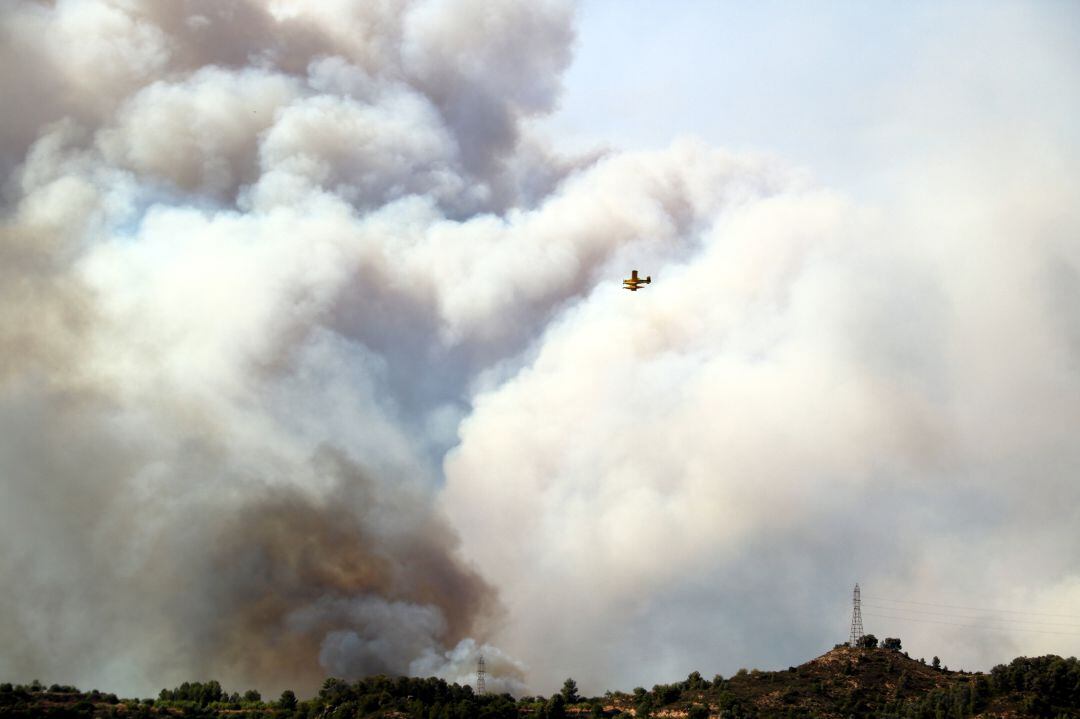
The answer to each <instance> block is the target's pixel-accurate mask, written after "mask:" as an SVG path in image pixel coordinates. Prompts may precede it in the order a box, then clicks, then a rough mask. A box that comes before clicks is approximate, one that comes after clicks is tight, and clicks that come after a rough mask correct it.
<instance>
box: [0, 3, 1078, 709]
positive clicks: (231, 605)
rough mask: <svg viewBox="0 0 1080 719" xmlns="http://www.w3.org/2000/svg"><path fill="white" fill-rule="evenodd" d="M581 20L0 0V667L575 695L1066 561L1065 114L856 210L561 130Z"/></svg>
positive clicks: (816, 193)
mask: <svg viewBox="0 0 1080 719" xmlns="http://www.w3.org/2000/svg"><path fill="white" fill-rule="evenodd" d="M572 21H573V13H572V8H571V7H570V6H569V5H568V4H566V3H564V2H554V1H552V2H529V3H500V4H491V3H487V2H479V1H475V2H474V1H471V0H465V1H458V2H449V1H447V0H416V1H413V2H407V1H404V0H402V1H401V2H394V3H375V4H370V3H351V2H325V3H317V4H311V3H303V2H283V1H277V2H255V1H254V0H234V1H233V2H220V0H215V1H211V0H206V1H205V2H191V3H185V4H178V3H171V2H151V1H149V0H146V1H142V2H140V1H133V0H125V1H123V2H121V1H119V0H116V1H114V2H109V1H106V0H85V1H83V2H74V1H69V2H63V1H61V2H57V3H54V4H41V3H34V2H8V3H6V4H5V5H4V6H3V20H2V23H3V24H2V28H0V39H2V41H3V42H2V43H0V83H2V87H3V88H4V89H5V95H6V96H18V97H20V98H22V101H21V102H19V103H18V104H17V105H16V106H14V107H13V108H12V109H6V110H5V122H4V124H3V126H2V127H0V167H2V168H3V170H4V172H5V178H6V183H5V186H4V193H5V194H4V205H3V225H2V228H0V430H2V431H0V542H2V543H3V546H4V547H5V552H3V553H2V554H0V579H2V580H3V581H2V587H3V588H2V589H0V647H2V649H0V675H4V676H8V677H11V678H13V679H30V678H32V677H33V676H39V677H41V678H42V679H45V680H48V681H50V682H51V681H59V682H74V683H77V684H81V685H85V684H91V683H96V684H100V685H102V686H103V688H105V687H107V688H109V689H113V690H117V691H122V692H130V693H142V694H147V693H153V692H154V691H156V690H157V689H158V688H160V687H161V686H164V685H168V684H170V683H171V682H179V681H183V680H185V679H198V678H205V677H207V676H213V677H215V678H218V679H220V680H222V681H223V682H224V683H226V685H228V686H247V685H257V686H258V687H259V688H261V689H263V690H264V691H268V692H269V691H278V690H280V689H282V688H285V687H292V688H294V689H296V690H299V691H301V692H302V693H303V692H308V691H311V690H312V689H313V688H314V687H316V686H317V685H318V684H319V682H320V681H321V678H322V677H323V676H325V675H327V674H339V675H343V676H359V675H363V674H366V673H369V672H377V671H384V672H391V673H412V674H428V673H438V674H440V675H442V676H445V677H447V678H449V679H452V680H456V681H461V682H464V681H468V680H471V679H472V676H473V671H474V669H475V659H476V656H477V654H478V653H483V654H484V655H485V657H486V658H487V661H488V669H489V672H490V673H491V679H490V680H489V687H491V688H495V689H497V690H504V689H505V690H510V691H519V690H524V688H525V687H529V688H530V689H535V690H538V691H543V692H545V693H546V692H550V691H552V690H553V689H554V688H555V687H557V686H558V684H559V683H560V682H561V680H562V679H564V678H565V677H566V676H570V675H572V676H575V677H577V678H578V679H579V680H581V681H582V683H583V688H584V689H585V690H586V691H587V692H600V691H602V690H603V689H605V688H608V687H613V686H621V687H624V688H625V687H627V686H629V685H632V684H633V683H643V684H647V685H648V684H652V683H654V682H656V681H661V680H669V679H674V678H678V677H680V676H685V674H686V673H687V672H689V671H690V670H692V669H699V670H701V671H702V672H703V673H708V672H712V671H725V672H730V671H732V670H733V669H735V668H737V665H738V664H741V663H746V664H753V663H758V664H763V665H768V664H770V663H771V664H774V665H783V666H786V665H787V664H791V663H795V662H797V661H800V660H802V659H805V658H807V657H808V656H809V655H810V654H812V653H813V652H816V651H818V650H820V649H826V648H828V647H829V646H831V645H832V643H833V642H835V641H839V640H841V639H844V638H845V636H844V631H843V630H844V626H845V624H844V622H845V616H844V613H845V610H846V607H845V605H844V595H845V594H846V592H847V591H848V589H849V588H850V585H851V584H853V583H854V581H856V580H860V581H862V582H863V583H864V585H866V586H867V587H878V588H879V589H877V590H876V591H879V592H880V593H882V594H893V595H903V596H912V595H918V596H938V594H937V593H938V592H939V591H941V590H940V588H941V587H949V588H950V591H951V592H952V593H953V594H952V596H955V597H957V598H959V599H968V600H969V598H970V597H971V596H978V597H979V598H980V601H979V603H980V604H984V605H993V604H995V603H1000V604H1001V605H1003V606H1017V605H1021V606H1024V605H1026V606H1032V607H1033V608H1036V607H1038V608H1044V609H1042V611H1054V609H1052V608H1056V607H1061V606H1068V605H1069V602H1070V601H1072V602H1075V601H1076V599H1077V597H1078V594H1077V593H1078V592H1080V579H1078V577H1080V569H1078V567H1080V565H1078V564H1077V562H1078V555H1077V550H1078V549H1080V547H1078V546H1077V544H1076V542H1075V535H1074V532H1073V530H1072V527H1074V526H1075V525H1076V520H1077V519H1080V517H1077V510H1076V507H1077V506H1080V504H1078V503H1077V500H1078V499H1080V496H1077V493H1078V490H1077V488H1076V485H1075V482H1073V481H1072V479H1073V476H1074V475H1075V471H1076V469H1077V467H1080V450H1078V449H1077V448H1076V446H1075V445H1076V443H1075V441H1074V439H1075V431H1074V429H1073V428H1074V427H1075V426H1076V422H1077V420H1080V400H1078V397H1080V392H1078V390H1080V386H1078V385H1080V380H1078V379H1077V377H1078V375H1077V372H1076V368H1077V366H1078V365H1080V362H1078V361H1080V341H1078V339H1077V338H1078V337H1080V315H1078V312H1077V307H1080V303H1078V302H1077V300H1078V299H1080V295H1078V290H1077V287H1078V286H1080V282H1078V280H1077V278H1078V277H1080V249H1078V245H1077V242H1076V235H1077V230H1078V229H1080V217H1078V214H1077V211H1076V210H1075V209H1074V208H1073V207H1072V205H1071V204H1069V203H1068V201H1067V199H1068V198H1070V197H1074V196H1076V191H1077V189H1080V188H1077V183H1076V181H1075V177H1073V173H1072V172H1070V169H1069V168H1070V167H1072V165H1070V164H1069V163H1068V162H1061V161H1060V160H1057V159H1055V158H1056V157H1057V156H1056V155H1055V151H1060V153H1064V156H1065V157H1073V156H1074V155H1075V145H1074V146H1072V149H1071V150H1070V149H1069V146H1068V145H1067V143H1065V142H1064V141H1063V140H1062V139H1061V138H1062V135H1061V132H1060V130H1059V129H1057V127H1056V126H1055V125H1053V123H1035V124H1034V125H1033V127H1032V128H1030V130H1031V132H1030V137H1031V138H1032V140H1031V141H1030V142H1026V143H1019V145H1018V146H1017V149H1016V150H1014V151H1005V150H1001V151H995V152H991V150H992V149H995V150H996V148H997V147H998V146H999V145H1000V144H1001V139H1002V137H1012V135H1011V134H1010V133H1009V132H1008V128H1002V129H1000V132H1001V133H1002V134H1001V135H997V134H993V133H990V134H989V136H987V135H986V134H984V135H979V136H975V137H972V138H969V139H968V140H967V141H966V144H963V145H962V147H961V149H960V150H957V151H954V152H949V153H944V154H941V155H937V154H934V155H933V157H921V156H918V155H916V154H913V155H912V156H911V163H912V164H911V166H910V167H904V168H898V170H897V178H898V179H897V180H896V185H897V187H896V192H895V195H896V197H897V198H899V199H898V200H897V201H896V202H895V203H893V204H891V205H890V206H888V207H886V208H885V209H884V211H882V210H870V209H867V208H861V207H859V206H857V205H856V204H855V203H853V202H852V201H851V200H849V199H846V198H845V197H844V196H843V195H842V194H840V193H837V192H833V191H829V190H827V189H823V188H821V187H818V186H816V185H815V184H814V183H813V182H812V181H811V180H810V179H808V178H807V177H805V176H804V175H803V174H802V173H799V172H794V171H791V170H788V169H785V168H784V167H783V166H782V165H780V164H779V163H776V162H768V161H764V160H761V159H757V158H751V157H743V156H738V155H733V154H731V153H728V152H724V151H722V150H719V149H716V148H711V147H708V146H705V145H704V144H702V143H700V142H697V141H694V140H679V141H676V142H674V143H673V144H672V145H671V146H670V147H669V148H668V149H665V150H663V151H656V152H641V153H608V154H606V155H601V154H596V155H591V156H588V157H564V156H561V155H560V154H559V153H558V152H557V149H553V148H551V147H550V146H549V145H548V144H547V143H546V142H545V141H544V139H543V138H542V137H540V136H539V135H538V133H537V132H536V131H535V127H534V125H533V124H532V123H531V119H532V118H535V117H537V116H539V115H542V114H543V113H545V112H548V111H550V110H551V109H552V107H553V106H554V103H555V100H556V98H557V94H558V88H559V77H560V73H561V71H562V70H563V68H564V67H565V66H566V65H567V63H568V62H569V59H570V47H571V42H572V40H573V27H572ZM1046 67H1049V68H1051V69H1059V68H1060V59H1059V58H1058V57H1057V56H1056V55H1054V54H1053V53H1050V54H1049V56H1048V58H1046V59H1044V64H1043V65H1038V67H1037V69H1039V68H1046ZM1021 75H1022V77H1021V79H1023V78H1026V77H1027V75H1023V74H1022V73H1021ZM1055 82H1057V80H1055ZM1061 86H1062V87H1064V84H1063V83H1061ZM1054 87H1058V84H1055V85H1054ZM950 90H951V87H950V86H948V85H947V84H946V85H945V87H944V88H943V90H942V94H943V95H948V94H949V91H950ZM8 91H10V92H8ZM1073 92H1075V91H1073ZM942 102H943V103H945V102H946V100H945V99H943V100H942ZM954 105H955V106H958V107H966V105H963V103H959V104H957V103H954ZM909 120H910V122H911V123H912V126H914V127H919V126H920V123H924V122H925V124H926V125H927V126H928V127H930V128H933V127H936V125H937V124H938V119H937V118H933V117H931V118H925V117H921V116H919V115H918V114H915V115H913V116H912V117H911V118H909ZM965 120H966V121H969V122H970V123H971V124H972V125H975V126H979V127H985V126H988V125H980V124H979V120H978V119H976V118H965ZM922 131H925V132H929V130H927V129H925V128H924V129H923V130H922ZM1069 137H1071V135H1070V136H1069ZM1048 148H1049V150H1048ZM934 150H935V152H936V150H937V148H934ZM1070 152H1071V153H1072V154H1069V153H1070ZM965 153H967V154H965ZM987 158H992V159H987ZM931 159H933V160H934V161H933V162H931V161H930V160H931ZM950 163H951V164H950ZM1018 168H1023V169H1024V171H1023V172H1022V173H1018V172H1017V170H1018ZM913 177H914V178H917V180H918V181H917V182H914V181H912V178H913ZM633 267H637V268H638V269H640V270H641V271H642V272H644V273H646V274H651V275H653V278H654V283H653V285H651V286H650V287H649V288H647V289H646V290H645V291H643V292H640V293H637V294H630V293H626V292H623V291H621V290H620V289H619V288H618V280H619V279H620V278H621V277H622V276H624V273H625V272H626V271H627V270H629V269H630V268H633ZM867 593H868V594H869V593H870V591H869V589H868V592H867ZM954 603H959V604H963V603H965V602H964V601H956V602H954ZM867 624H868V628H869V629H870V630H871V631H875V632H877V633H878V634H879V635H883V634H897V633H899V634H901V635H902V636H903V637H904V639H905V644H906V645H907V646H909V647H913V645H914V647H919V646H920V645H921V646H923V647H925V650H924V651H925V653H927V654H932V653H940V652H943V651H945V648H942V647H940V641H939V640H935V639H933V637H932V635H931V632H929V631H926V632H923V633H922V634H918V633H915V632H912V631H909V630H908V629H906V628H905V629H903V630H900V629H897V630H895V631H894V630H892V629H886V628H880V629H879V628H877V627H875V626H874V625H872V624H871V623H870V622H869V621H868V622H867ZM1032 636H1036V639H1031V637H1032ZM949 641H950V647H951V648H953V651H955V652H956V658H955V659H953V658H951V657H950V658H949V662H950V663H951V664H958V663H963V662H966V663H969V664H979V665H985V664H987V663H990V662H993V661H999V660H1004V659H1007V658H1009V656H1010V655H1011V654H1013V653H1016V652H1018V651H1025V652H1034V651H1037V650H1042V649H1045V650H1053V651H1058V652H1060V653H1068V652H1069V650H1068V647H1069V646H1071V647H1075V646H1076V645H1075V643H1073V644H1072V645H1067V644H1062V643H1061V642H1060V641H1057V642H1056V643H1055V641H1051V640H1050V639H1047V640H1046V641H1045V642H1042V641H1041V640H1040V639H1038V635H1024V634H1021V633H1013V634H1008V633H1006V634H1003V635H1002V636H1001V638H1000V640H998V639H994V640H992V641H986V642H984V643H982V644H979V643H978V642H977V641H975V640H972V639H971V635H964V634H960V633H958V634H957V635H956V636H955V637H953V636H950V637H949ZM163 648H165V649H163ZM914 651H919V649H918V648H914Z"/></svg>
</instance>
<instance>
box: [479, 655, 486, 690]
mask: <svg viewBox="0 0 1080 719" xmlns="http://www.w3.org/2000/svg"><path fill="white" fill-rule="evenodd" d="M486 675H487V672H486V671H485V670H484V655H483V654H481V655H480V658H479V659H477V660H476V693H477V694H484V693H485V692H486V691H487V688H486V687H485V686H484V677H485V676H486Z"/></svg>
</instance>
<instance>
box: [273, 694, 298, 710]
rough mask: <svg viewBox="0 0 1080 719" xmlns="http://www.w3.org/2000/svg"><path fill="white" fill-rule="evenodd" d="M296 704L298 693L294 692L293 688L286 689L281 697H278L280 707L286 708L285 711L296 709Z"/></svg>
mask: <svg viewBox="0 0 1080 719" xmlns="http://www.w3.org/2000/svg"><path fill="white" fill-rule="evenodd" d="M296 704H297V702H296V694H294V693H293V690H292V689H286V690H285V691H283V692H281V698H280V699H278V708H279V709H284V710H285V711H290V712H291V711H292V710H294V709H296Z"/></svg>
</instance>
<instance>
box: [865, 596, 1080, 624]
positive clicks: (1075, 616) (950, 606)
mask: <svg viewBox="0 0 1080 719" xmlns="http://www.w3.org/2000/svg"><path fill="white" fill-rule="evenodd" d="M866 598H867V599H875V600H877V601H880V602H893V603H894V604H918V605H921V606H924V607H944V608H946V609H967V610H969V611H974V612H1002V613H1006V614H1029V615H1032V616H1040V617H1061V618H1065V619H1080V615H1078V614H1049V613H1047V612H1028V611H1024V610H1021V609H988V608H987V607H963V606H959V605H956V604H935V603H933V602H915V601H911V600H907V599H889V598H888V597H872V596H870V595H869V594H868V595H866ZM897 609H898V610H899V609H901V607H897Z"/></svg>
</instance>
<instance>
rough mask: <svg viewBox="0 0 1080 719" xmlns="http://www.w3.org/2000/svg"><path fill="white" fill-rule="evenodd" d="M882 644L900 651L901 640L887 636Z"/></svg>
mask: <svg viewBox="0 0 1080 719" xmlns="http://www.w3.org/2000/svg"><path fill="white" fill-rule="evenodd" d="M881 646H883V647H885V648H886V649H895V650H896V651H900V640H899V639H897V638H896V637H885V641H883V642H882V643H881Z"/></svg>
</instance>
